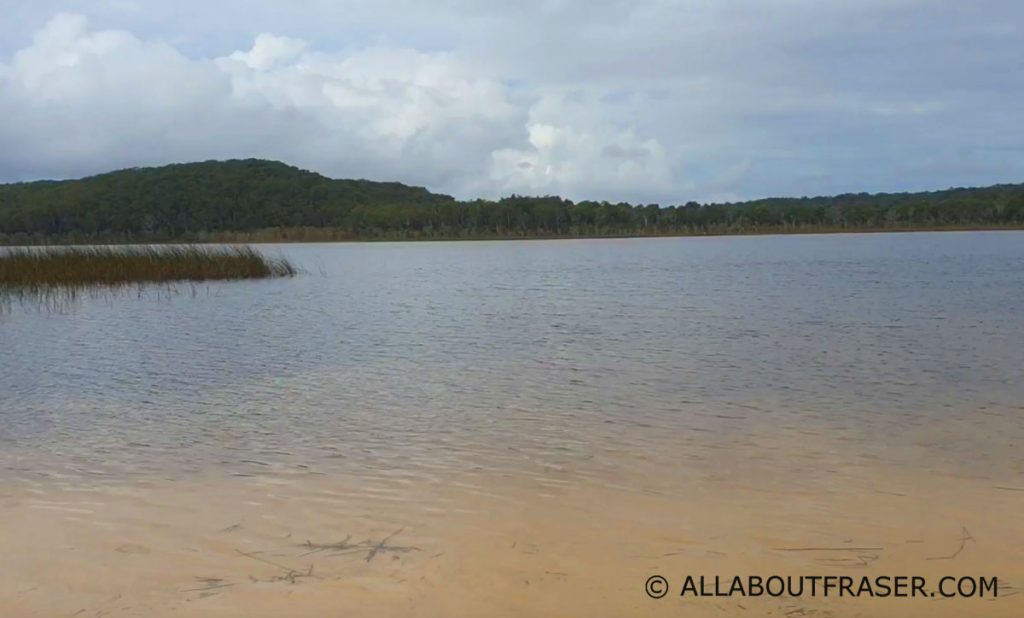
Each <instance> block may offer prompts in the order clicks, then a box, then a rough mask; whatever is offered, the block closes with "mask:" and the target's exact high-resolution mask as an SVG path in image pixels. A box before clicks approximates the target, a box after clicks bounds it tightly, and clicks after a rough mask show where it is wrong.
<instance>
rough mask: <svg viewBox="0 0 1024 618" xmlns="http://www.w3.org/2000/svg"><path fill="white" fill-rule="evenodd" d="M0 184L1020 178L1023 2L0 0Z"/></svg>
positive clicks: (609, 188) (662, 184) (1023, 178)
mask: <svg viewBox="0 0 1024 618" xmlns="http://www.w3.org/2000/svg"><path fill="white" fill-rule="evenodd" d="M0 16H2V18H0V182H10V181H22V180H34V179H41V178H73V177H79V176H83V175H88V174H94V173H99V172H104V171H109V170H113V169H120V168H124V167H135V166H148V165H160V164H165V163H172V162H184V161H197V160H208V159H226V158H248V157H260V158H268V159H277V160H282V161H285V162H287V163H290V164H292V165H296V166H299V167H303V168H306V169H312V170H315V171H318V172H320V173H323V174H326V175H328V176H332V177H336V178H369V179H373V180H394V181H400V182H404V183H407V184H414V185H420V186H425V187H427V188H429V189H431V190H434V191H439V192H443V193H447V194H450V195H455V196H456V197H459V198H475V197H497V196H501V195H507V194H510V193H517V194H521V195H522V194H527V195H549V194H558V195H562V196H564V197H569V198H571V199H577V200H579V199H606V200H611V201H619V200H624V201H629V202H633V203H651V202H657V203H662V204H676V203H682V202H686V201H689V200H697V201H702V202H706V201H734V200H740V199H750V198H757V197H767V196H802V195H823V194H836V193H846V192H861V191H866V192H877V191H908V190H927V189H940V188H947V187H951V186H978V185H988V184H995V183H1000V182H1024V28H1022V26H1024V2H1021V1H1020V0H977V1H973V2H964V1H963V0H519V1H517V2H508V1H507V0H475V1H469V0H435V1H433V2H425V1H423V0H372V1H354V0H334V1H327V0H291V1H289V2H285V1H280V0H277V1H271V0H246V1H242V0H217V1H211V0H202V1H199V0H177V1H176V2H173V3H171V2H164V1H161V2H156V1H150V0H94V1H91V2H85V1H81V0H56V1H52V0H33V1H31V2H28V1H25V0H0Z"/></svg>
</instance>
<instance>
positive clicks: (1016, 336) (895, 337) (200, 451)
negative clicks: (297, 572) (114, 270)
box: [0, 232, 1024, 482]
mask: <svg viewBox="0 0 1024 618" xmlns="http://www.w3.org/2000/svg"><path fill="white" fill-rule="evenodd" d="M262 249H263V250H265V251H266V252H269V253H283V254H285V255H287V256H288V257H289V258H291V259H293V260H294V261H295V262H297V263H298V264H299V265H300V266H301V267H303V268H304V269H305V270H306V273H305V274H304V275H302V276H299V277H296V278H293V279H281V280H268V281H252V282H232V283H223V284H210V285H206V284H204V285H201V286H197V287H195V288H189V287H188V286H181V287H179V289H178V290H177V292H176V293H173V294H170V295H168V294H167V293H166V292H165V291H160V290H154V289H149V290H146V291H144V292H143V293H141V294H135V293H131V294H127V295H120V296H116V297H112V298H110V297H99V298H85V299H82V300H81V301H80V302H78V303H77V305H76V306H74V307H72V308H70V309H69V310H68V311H65V312H61V313H54V312H50V311H46V310H38V309H35V308H32V307H20V306H17V305H15V306H14V307H12V308H10V309H9V310H7V311H5V312H4V313H2V314H0V350H2V352H0V464H2V465H3V470H4V474H7V475H10V476H17V475H19V474H28V473H31V474H35V475H40V474H42V475H47V474H49V475H54V476H61V477H68V476H70V477H77V476H94V477H96V478H98V479H102V478H106V477H115V478H116V477H124V476H138V477H146V476H168V475H170V476H173V475H180V474H187V473H188V472H190V471H200V470H209V469H218V470H223V471H225V472H228V473H230V474H235V475H247V474H257V473H259V474H266V473H268V472H269V471H274V470H279V471H288V470H305V471H310V472H316V471H330V470H338V471H343V472H348V473H351V474H353V475H361V476H363V477H366V478H374V477H378V478H388V477H391V476H401V477H402V478H405V479H412V480H414V481H421V482H432V481H438V480H439V479H442V478H443V477H444V475H445V472H446V470H451V469H461V470H466V469H470V470H472V469H480V470H486V471H488V472H498V473H505V472H507V473H526V474H534V473H536V474H542V473H544V472H545V471H550V470H552V469H554V470H571V471H572V472H573V473H574V474H578V475H581V476H601V477H605V478H611V479H614V478H615V476H616V475H621V476H622V478H627V476H628V474H627V471H628V470H629V468H630V466H637V465H650V464H651V463H652V462H653V463H655V464H658V465H662V464H664V465H672V466H674V467H675V468H677V469H678V468H681V467H684V466H681V464H688V463H693V464H694V465H699V462H701V461H704V462H713V460H714V459H715V458H714V457H713V456H712V455H710V451H707V450H702V449H708V448H710V447H711V446H719V447H722V446H725V447H728V446H729V445H742V444H744V443H748V442H750V441H757V440H758V439H759V436H761V435H764V432H766V431H769V430H771V429H772V428H775V429H778V428H789V429H791V430H794V431H799V430H800V429H801V427H815V428H818V429H820V428H828V429H829V430H835V431H838V432H841V433H842V434H843V435H845V436H848V437H849V441H850V442H851V443H852V444H855V445H859V446H858V448H859V449H860V452H861V453H862V454H864V455H865V456H873V457H881V458H885V459H888V460H890V461H891V462H893V463H900V462H901V457H905V458H906V461H905V462H902V463H906V464H907V465H911V464H912V462H913V461H917V460H918V459H919V458H920V457H922V456H931V457H932V458H933V459H934V460H935V461H939V462H943V461H944V462H947V463H949V464H950V465H952V466H955V467H956V468H957V469H958V470H960V471H965V470H969V471H974V472H978V473H982V474H985V473H993V471H995V472H996V473H999V474H1019V473H1020V472H1021V471H1022V470H1024V464H1022V462H1021V456H1020V454H1019V451H1017V453H1018V454H1017V455H1015V456H1014V455H1012V454H1011V455H1007V453H1008V452H1009V453H1012V452H1013V450H1012V448H1010V447H1012V446H1013V445H1014V444H1015V442H1014V441H1015V440H1019V439H1020V437H1021V423H1020V420H1019V419H1020V417H1021V416H1022V415H1024V411H1022V408H1021V406H1022V405H1024V379H1021V377H1022V369H1021V368H1022V367H1024V234H1022V233H1017V232H1000V233H924V234H876V235H828V236H788V237H778V236H775V237H736V238H682V239H648V240H585V241H547V242H466V243H381V244H325V245H282V246H263V247H262ZM990 418H996V419H1002V420H1000V421H999V422H1002V423H1004V427H1003V428H1002V429H1001V430H1000V431H998V432H995V434H996V435H998V436H1002V438H999V440H1004V441H1005V443H998V444H993V443H992V434H991V433H984V434H982V435H981V437H978V438H977V439H975V438H972V435H971V433H970V432H959V433H958V434H957V435H952V434H950V435H946V434H938V435H936V434H935V432H932V433H929V432H928V427H930V426H934V425H937V424H941V423H942V422H943V421H946V420H948V421H950V422H951V423H953V424H954V426H956V423H957V422H960V423H964V424H965V426H971V424H973V423H976V422H985V420H986V419H990ZM978 419H980V420H978ZM997 442H998V440H997ZM894 445H901V446H908V447H909V446H913V447H914V449H915V450H912V451H908V450H906V449H902V450H901V449H893V448H890V447H892V446H894ZM876 450H877V452H876ZM901 453H902V454H901ZM993 453H996V454H993ZM640 460H644V461H645V462H646V464H644V463H642V462H640ZM780 461H783V459H782V457H781V456H780ZM921 465H931V463H928V464H921Z"/></svg>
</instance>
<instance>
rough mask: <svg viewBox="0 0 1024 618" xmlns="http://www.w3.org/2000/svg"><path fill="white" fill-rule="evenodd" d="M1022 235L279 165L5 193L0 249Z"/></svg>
mask: <svg viewBox="0 0 1024 618" xmlns="http://www.w3.org/2000/svg"><path fill="white" fill-rule="evenodd" d="M999 227H1007V228H1016V227H1024V185H1021V184H1014V185H996V186H991V187H985V188H954V189H947V190H942V191H931V192H919V193H881V194H867V193H857V194H844V195H837V196H831V197H811V198H807V197H805V198H771V199H762V200H754V201H749V202H741V203H722V204H699V203H697V202H693V201H690V202H686V203H684V204H680V205H670V206H660V205H658V204H641V205H636V204H628V203H624V202H619V203H611V202H596V201H579V202H573V201H571V200H567V199H563V198H560V197H556V196H544V197H526V196H517V195H513V196H510V197H506V198H503V199H499V200H482V199H481V200H471V201H460V200H456V199H454V198H452V197H451V196H447V195H441V194H437V193H431V192H430V191H427V190H426V189H424V188H421V187H410V186H406V185H403V184H400V183H389V182H372V181H368V180H336V179H331V178H327V177H325V176H322V175H320V174H317V173H314V172H309V171H305V170H300V169H298V168H295V167H291V166H288V165H285V164H283V163H279V162H275V161H263V160H255V159H249V160H235V161H207V162H203V163H188V164H178V165H169V166H164V167H156V168H135V169H128V170H121V171H117V172H111V173H107V174H101V175H98V176H91V177H88V178H83V179H79V180H68V181H40V182H30V183H15V184H7V185H0V242H3V243H6V244H26V243H43V242H132V241H171V240H182V241H206V240H337V239H429V238H522V237H574V236H588V237H590V236H638V235H640V236H642V235H651V236H655V235H699V234H739V233H772V232H814V231H842V230H850V231H856V230H886V229H952V228H999Z"/></svg>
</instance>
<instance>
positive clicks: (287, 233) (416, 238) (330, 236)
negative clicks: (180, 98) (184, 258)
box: [0, 224, 1024, 247]
mask: <svg viewBox="0 0 1024 618" xmlns="http://www.w3.org/2000/svg"><path fill="white" fill-rule="evenodd" d="M1008 231H1024V224H1022V225H1014V224H1007V225H963V226H906V227H864V228H854V227H833V226H821V227H817V226H807V227H797V228H794V227H781V226H780V227H764V228H757V229H742V230H708V231H678V232H660V233H646V234H544V235H508V234H506V235H497V234H494V235H486V234H479V235H472V236H451V235H448V236H446V235H437V236H427V235H404V236H403V235H394V236H383V235H382V236H353V235H351V234H350V233H347V232H345V231H344V230H335V229H331V228H282V229H268V230H257V231H253V232H220V233H216V234H201V235H190V236H185V237H181V238H166V237H137V238H127V237H122V238H109V237H108V238H87V237H80V236H75V237H60V238H27V239H25V238H23V239H12V238H4V237H2V236H0V246H7V247H27V246H70V245H140V244H145V245H177V244H211V245H237V244H315V243H382V242H456V241H466V242H482V241H516V240H531V241H536V240H606V239H633V238H702V237H724V236H812V235H833V234H886V233H921V232H1008Z"/></svg>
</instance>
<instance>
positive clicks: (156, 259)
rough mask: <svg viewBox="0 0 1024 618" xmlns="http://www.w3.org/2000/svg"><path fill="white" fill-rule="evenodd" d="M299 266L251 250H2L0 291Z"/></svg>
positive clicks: (202, 277)
mask: <svg viewBox="0 0 1024 618" xmlns="http://www.w3.org/2000/svg"><path fill="white" fill-rule="evenodd" d="M296 273H297V269H296V268H295V266H293V265H292V264H291V262H289V261H288V260H287V259H286V258H284V257H274V258H270V257H267V256H265V255H263V254H262V253H260V252H259V251H257V250H255V249H253V248H251V247H206V246H203V247H199V246H193V245H186V246H131V247H124V246H122V247H113V246H106V247H60V248H32V249H20V248H19V249H8V250H0V292H3V291H7V292H8V293H11V292H13V293H16V294H19V295H21V294H24V293H26V292H28V293H32V292H39V291H45V290H47V289H54V288H64V289H74V288H86V287H91V286H109V287H118V286H124V285H128V284H133V283H139V284H144V283H172V282H183V281H192V282H195V281H215V280H226V279H263V278H268V277H290V276H292V275H295V274H296Z"/></svg>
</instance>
